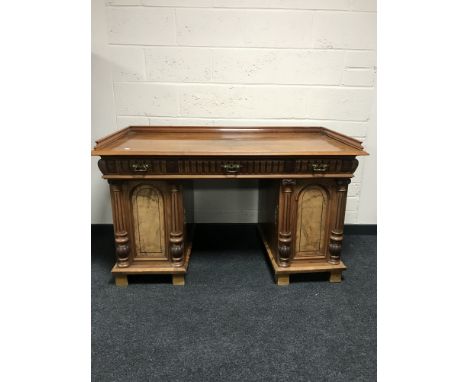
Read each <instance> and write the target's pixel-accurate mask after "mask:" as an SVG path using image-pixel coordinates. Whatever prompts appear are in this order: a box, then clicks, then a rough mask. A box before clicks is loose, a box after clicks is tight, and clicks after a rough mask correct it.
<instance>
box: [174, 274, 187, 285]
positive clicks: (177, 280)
mask: <svg viewBox="0 0 468 382" xmlns="http://www.w3.org/2000/svg"><path fill="white" fill-rule="evenodd" d="M172 285H185V275H172Z"/></svg>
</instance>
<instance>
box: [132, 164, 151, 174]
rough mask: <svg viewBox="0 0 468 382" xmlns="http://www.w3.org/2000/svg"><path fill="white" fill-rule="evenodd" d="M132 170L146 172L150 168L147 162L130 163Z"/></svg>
mask: <svg viewBox="0 0 468 382" xmlns="http://www.w3.org/2000/svg"><path fill="white" fill-rule="evenodd" d="M131 167H132V170H133V171H135V172H146V171H148V170H149V169H150V164H149V163H132V166H131Z"/></svg>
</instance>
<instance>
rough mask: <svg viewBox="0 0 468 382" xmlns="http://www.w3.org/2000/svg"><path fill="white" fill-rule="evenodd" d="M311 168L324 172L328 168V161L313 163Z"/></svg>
mask: <svg viewBox="0 0 468 382" xmlns="http://www.w3.org/2000/svg"><path fill="white" fill-rule="evenodd" d="M310 169H311V170H312V171H314V172H324V171H327V170H328V164H327V163H311V164H310Z"/></svg>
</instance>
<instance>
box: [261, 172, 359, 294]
mask: <svg viewBox="0 0 468 382" xmlns="http://www.w3.org/2000/svg"><path fill="white" fill-rule="evenodd" d="M349 182H350V179H349V178H337V179H335V178H313V179H281V180H279V181H278V180H263V181H261V182H260V190H259V229H260V233H261V236H262V239H263V242H264V244H265V248H266V251H267V253H268V257H269V259H270V262H271V264H272V267H273V270H274V272H275V279H276V281H277V284H278V285H288V284H289V275H290V274H293V273H313V272H330V282H340V281H341V273H342V272H343V271H344V270H345V269H346V266H345V265H344V264H343V262H342V261H341V248H342V241H343V225H344V215H345V209H346V195H347V190H348V184H349Z"/></svg>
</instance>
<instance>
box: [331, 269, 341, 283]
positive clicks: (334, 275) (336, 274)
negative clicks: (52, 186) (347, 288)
mask: <svg viewBox="0 0 468 382" xmlns="http://www.w3.org/2000/svg"><path fill="white" fill-rule="evenodd" d="M330 282H331V283H340V282H341V271H331V272H330Z"/></svg>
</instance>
